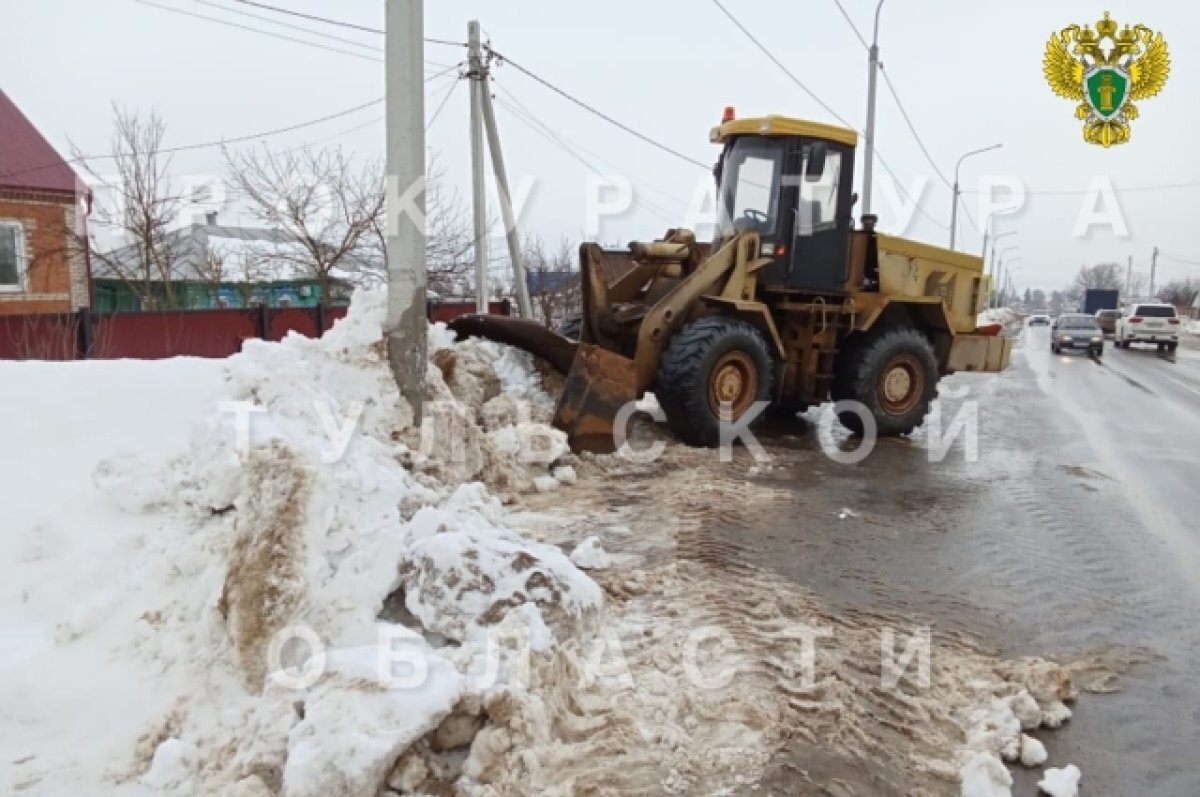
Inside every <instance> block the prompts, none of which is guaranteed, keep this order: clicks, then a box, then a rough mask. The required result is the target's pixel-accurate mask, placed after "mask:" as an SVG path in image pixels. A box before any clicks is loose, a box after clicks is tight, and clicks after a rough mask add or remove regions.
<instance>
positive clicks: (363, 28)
mask: <svg viewBox="0 0 1200 797" xmlns="http://www.w3.org/2000/svg"><path fill="white" fill-rule="evenodd" d="M233 1H234V2H235V3H241V4H242V5H244V6H254V7H255V8H261V9H263V10H265V11H274V12H275V13H277V14H287V15H288V16H292V17H300V18H301V19H307V20H309V21H310V22H324V23H325V24H326V25H336V26H338V27H339V28H349V29H351V30H359V31H362V32H364V33H379V34H385V33H386V31H382V30H380V29H379V28H368V27H366V26H365V25H355V24H354V23H353V22H343V21H342V20H338V19H329V18H328V17H318V16H316V15H314V14H304V13H301V12H299V11H292V10H291V9H288V8H279V7H278V6H272V5H267V4H266V3H256V2H253V0H233Z"/></svg>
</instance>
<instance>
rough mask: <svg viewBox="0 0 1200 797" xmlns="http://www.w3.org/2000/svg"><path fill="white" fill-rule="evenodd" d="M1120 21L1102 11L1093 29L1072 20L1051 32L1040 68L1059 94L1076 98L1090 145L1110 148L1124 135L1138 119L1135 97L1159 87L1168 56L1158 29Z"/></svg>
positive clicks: (1144, 96)
mask: <svg viewBox="0 0 1200 797" xmlns="http://www.w3.org/2000/svg"><path fill="white" fill-rule="evenodd" d="M1118 28H1119V26H1118V25H1117V22H1116V20H1114V19H1112V18H1111V17H1110V16H1109V15H1108V13H1107V12H1105V14H1104V19H1102V20H1100V21H1099V22H1097V23H1096V29H1095V30H1094V31H1093V30H1092V29H1091V28H1090V27H1088V26H1087V25H1084V26H1083V27H1082V28H1080V27H1079V26H1078V25H1071V26H1070V27H1068V28H1063V30H1062V31H1060V32H1058V33H1055V34H1054V35H1052V36H1051V37H1050V41H1049V42H1047V44H1046V58H1045V61H1044V62H1043V71H1044V72H1045V74H1046V81H1047V82H1048V83H1049V84H1050V88H1051V89H1052V90H1053V91H1054V93H1055V94H1057V95H1058V96H1060V97H1065V98H1066V99H1068V100H1071V101H1072V102H1076V103H1079V105H1078V106H1077V107H1076V109H1075V116H1076V118H1078V119H1082V120H1084V128H1083V138H1084V140H1085V141H1087V142H1088V143H1089V144H1098V145H1100V146H1102V147H1111V146H1112V145H1114V144H1124V143H1125V142H1127V141H1128V140H1129V134H1130V129H1129V123H1130V122H1131V121H1132V120H1134V119H1137V118H1138V108H1137V106H1136V105H1134V102H1135V101H1139V102H1140V101H1141V100H1146V99H1149V98H1151V97H1153V96H1154V95H1156V94H1158V93H1159V92H1160V91H1162V88H1163V86H1164V85H1165V84H1166V82H1167V75H1168V74H1169V73H1170V71H1171V58H1170V56H1169V55H1168V54H1167V43H1166V42H1165V41H1163V37H1162V34H1161V33H1155V32H1154V31H1152V30H1150V29H1149V28H1147V27H1146V26H1145V25H1135V26H1133V27H1132V28H1131V27H1130V26H1129V25H1126V26H1125V28H1124V29H1123V30H1120V31H1119V32H1118Z"/></svg>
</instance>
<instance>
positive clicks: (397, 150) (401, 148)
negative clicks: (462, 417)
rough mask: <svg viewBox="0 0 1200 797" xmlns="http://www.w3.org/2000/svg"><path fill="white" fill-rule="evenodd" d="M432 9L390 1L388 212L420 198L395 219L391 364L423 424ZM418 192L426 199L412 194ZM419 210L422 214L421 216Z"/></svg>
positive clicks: (420, 0)
mask: <svg viewBox="0 0 1200 797" xmlns="http://www.w3.org/2000/svg"><path fill="white" fill-rule="evenodd" d="M424 36H425V8H424V0H387V59H386V65H387V173H388V183H389V188H388V204H389V205H392V204H393V203H396V202H400V198H401V197H403V196H405V195H406V194H408V193H415V194H416V196H415V197H413V198H412V206H411V207H410V208H409V212H407V213H400V212H396V210H395V208H394V207H393V208H392V209H390V210H389V214H388V238H387V262H388V313H387V348H388V362H389V363H390V365H391V367H392V374H393V376H395V378H396V384H397V386H398V387H399V388H400V395H401V396H402V397H403V398H404V400H405V401H407V402H408V404H409V406H411V407H412V410H413V420H414V422H415V423H416V424H418V425H419V424H420V423H421V417H422V409H423V404H424V398H425V367H426V361H427V354H426V340H425V333H426V330H427V328H428V322H427V320H426V313H425V189H424V184H425V42H424ZM412 186H419V187H420V190H419V191H412V192H410V190H409V189H410V188H411V187H412ZM414 208H415V210H416V213H414V212H413V209H414Z"/></svg>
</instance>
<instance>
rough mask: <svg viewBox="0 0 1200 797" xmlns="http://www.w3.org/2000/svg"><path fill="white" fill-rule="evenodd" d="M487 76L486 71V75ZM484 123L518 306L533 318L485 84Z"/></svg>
mask: <svg viewBox="0 0 1200 797" xmlns="http://www.w3.org/2000/svg"><path fill="white" fill-rule="evenodd" d="M484 77H485V79H486V73H485V75H484ZM482 85H483V91H482V99H483V122H484V124H485V125H486V126H487V136H488V149H489V150H491V152H492V168H493V169H494V170H495V172H496V189H497V191H498V192H499V193H500V212H501V214H502V215H503V218H504V233H505V235H506V236H507V237H508V256H509V258H510V259H511V260H512V268H513V279H514V280H516V283H517V306H518V307H519V308H520V310H521V317H522V318H533V304H532V303H531V302H530V301H529V280H528V279H526V277H525V262H524V261H523V260H522V259H521V236H520V235H518V234H517V217H516V214H515V213H513V206H512V193H511V192H510V191H509V188H508V170H507V169H505V167H504V152H503V151H502V150H501V149H500V129H499V128H498V127H497V126H496V109H495V107H494V106H493V105H492V92H491V90H490V89H489V88H488V85H487V83H486V82H485V83H483V84H482Z"/></svg>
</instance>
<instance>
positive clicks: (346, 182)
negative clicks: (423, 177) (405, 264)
mask: <svg viewBox="0 0 1200 797" xmlns="http://www.w3.org/2000/svg"><path fill="white" fill-rule="evenodd" d="M225 159H226V163H227V164H228V167H229V171H230V174H231V176H232V178H233V180H234V183H235V185H236V186H237V188H238V189H239V190H240V191H241V193H242V195H243V196H244V198H245V200H246V202H247V203H248V204H249V206H250V208H249V209H250V213H251V214H252V215H253V216H254V217H255V218H257V219H258V220H259V221H260V222H262V223H263V224H265V225H267V226H270V227H272V228H274V229H276V230H279V231H280V232H281V233H282V234H283V238H284V240H281V241H280V242H278V243H274V244H267V245H265V246H264V245H256V246H255V247H252V248H253V249H254V250H255V251H254V252H253V254H252V256H255V257H259V258H263V257H267V256H269V257H270V258H271V259H272V261H273V262H274V263H275V265H276V266H277V270H278V271H280V272H288V274H287V275H288V276H296V275H302V276H306V277H311V278H313V279H315V280H316V281H317V285H318V286H319V288H320V291H321V303H322V304H324V305H328V304H329V302H330V299H331V290H330V288H331V286H332V283H333V281H334V279H335V278H337V277H338V276H341V275H345V276H346V277H347V278H349V277H351V276H352V275H355V274H357V273H358V272H360V271H361V270H362V269H363V268H364V267H367V268H369V267H370V263H368V262H367V260H368V259H369V256H370V253H371V246H372V238H373V236H374V235H375V234H376V230H377V228H378V226H379V225H380V224H381V223H382V222H381V217H382V216H383V214H384V211H385V208H386V194H385V192H384V190H383V186H384V169H383V164H382V162H381V161H378V160H373V161H370V162H368V163H366V164H364V165H362V166H355V164H354V163H353V162H352V161H351V159H350V158H348V157H347V156H346V155H345V154H344V153H343V152H342V151H341V150H340V149H335V150H315V149H312V148H309V147H302V148H299V149H293V150H280V151H278V152H272V151H271V150H270V149H268V148H266V147H265V146H264V147H263V148H261V149H253V150H246V151H244V152H240V153H238V152H231V151H228V150H227V151H226V153H225ZM267 249H269V251H265V250H267ZM384 267H385V269H386V264H385V266H384Z"/></svg>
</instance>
